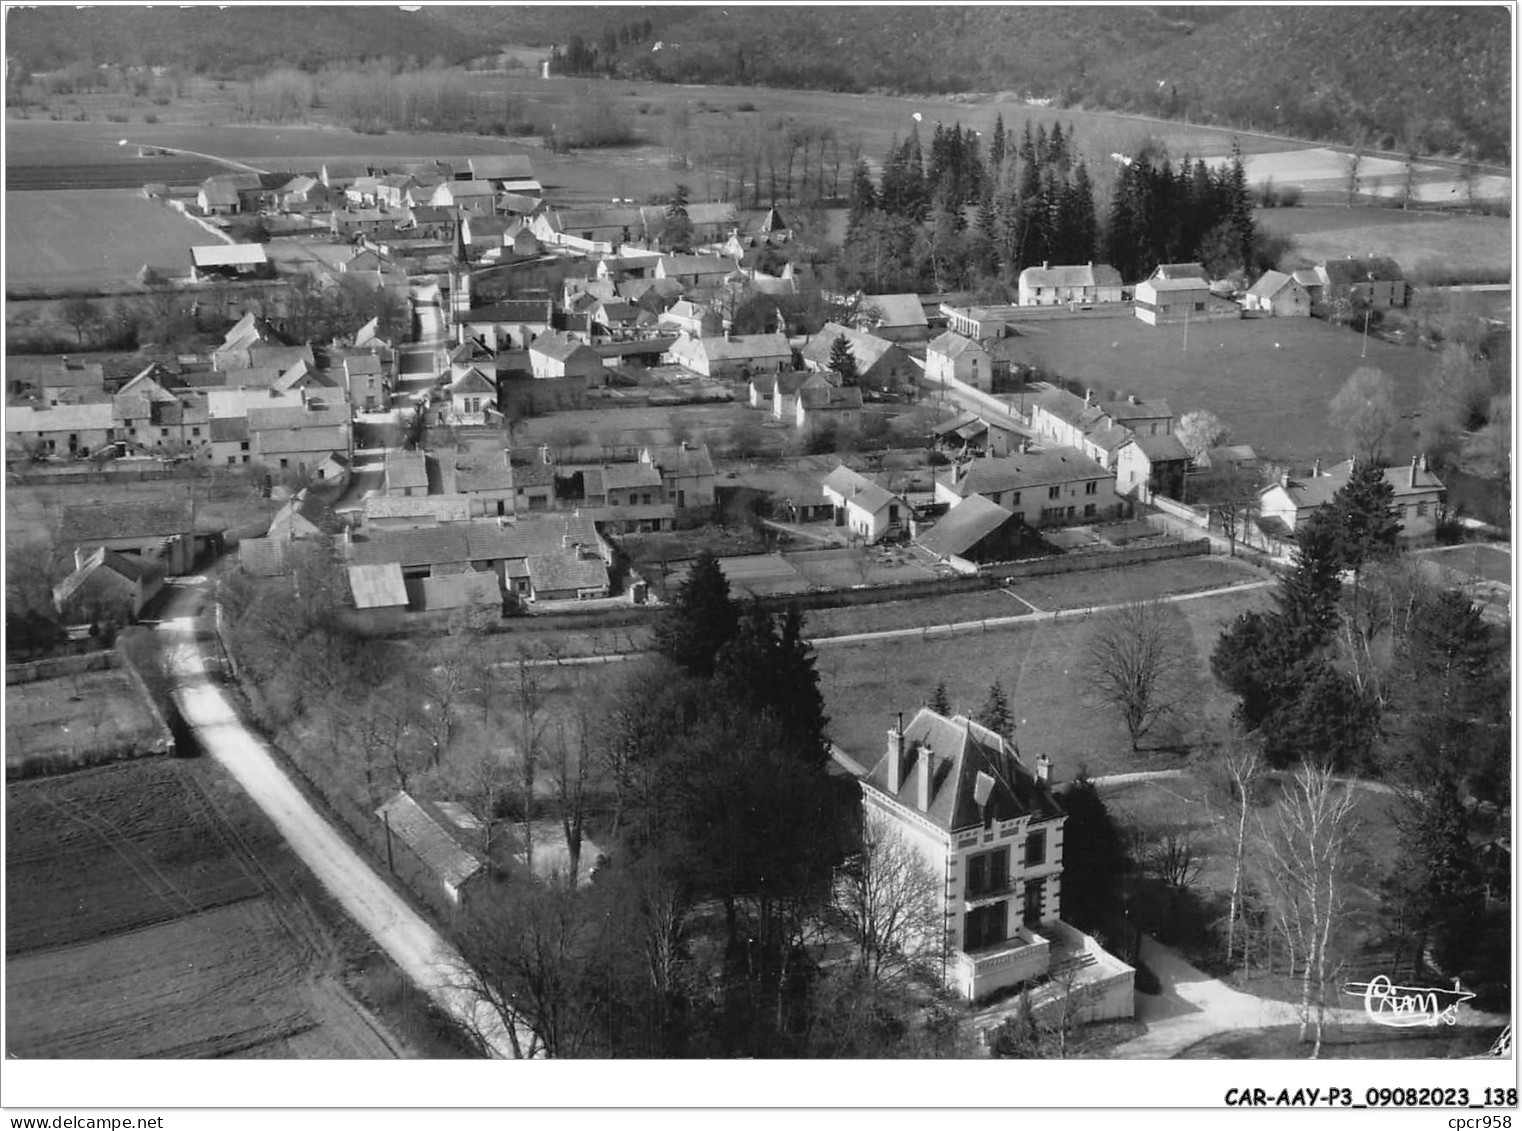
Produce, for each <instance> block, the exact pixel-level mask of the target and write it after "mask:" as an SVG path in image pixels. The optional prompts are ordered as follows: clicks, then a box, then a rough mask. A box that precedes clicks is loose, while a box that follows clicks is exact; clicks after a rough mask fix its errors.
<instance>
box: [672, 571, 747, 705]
mask: <svg viewBox="0 0 1522 1131" xmlns="http://www.w3.org/2000/svg"><path fill="white" fill-rule="evenodd" d="M738 626H739V614H738V612H737V610H736V609H735V605H734V602H733V601H732V600H731V599H730V596H729V580H728V579H727V578H726V577H725V576H724V571H723V570H722V569H721V568H720V567H719V559H718V558H716V557H715V556H714V555H713V553H712V551H709V550H704V551H703V552H702V553H700V554H699V555H698V556H697V558H696V559H694V561H693V563H692V568H691V570H689V572H688V574H687V576H686V577H685V578H684V579H683V580H682V583H681V584H680V585H679V586H677V591H676V593H675V595H674V596H673V597H672V599H671V604H670V606H669V607H668V608H667V609H666V611H665V612H664V613H663V614H662V616H661V619H660V621H658V622H657V624H656V628H655V650H656V651H657V652H659V653H660V654H661V655H663V656H666V657H668V658H669V659H671V660H672V661H674V662H675V663H676V664H677V665H678V666H679V667H681V668H682V670H683V671H686V672H687V673H689V674H691V675H695V676H701V677H704V678H706V677H708V676H711V675H712V674H713V671H714V663H715V660H716V659H717V657H718V655H719V651H720V650H721V649H722V648H723V647H724V645H726V644H728V643H729V641H730V640H731V639H733V637H734V635H735V632H736V630H737V628H738Z"/></svg>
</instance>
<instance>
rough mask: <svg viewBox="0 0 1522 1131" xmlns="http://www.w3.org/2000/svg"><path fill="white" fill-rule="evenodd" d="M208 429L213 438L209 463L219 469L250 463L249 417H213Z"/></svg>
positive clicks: (208, 457) (208, 458)
mask: <svg viewBox="0 0 1522 1131" xmlns="http://www.w3.org/2000/svg"><path fill="white" fill-rule="evenodd" d="M208 399H209V398H208ZM207 427H208V429H209V433H208V434H209V436H210V437H211V454H210V455H208V456H207V457H206V458H207V461H208V462H209V463H213V464H215V465H217V466H218V467H235V466H241V465H243V464H246V463H248V457H249V454H250V453H249V447H248V417H247V416H227V417H217V416H213V417H212V418H211V423H210V424H209V425H208V426H207Z"/></svg>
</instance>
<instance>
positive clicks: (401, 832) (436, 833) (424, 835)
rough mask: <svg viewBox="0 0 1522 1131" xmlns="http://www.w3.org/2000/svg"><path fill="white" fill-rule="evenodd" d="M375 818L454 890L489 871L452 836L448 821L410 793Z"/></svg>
mask: <svg viewBox="0 0 1522 1131" xmlns="http://www.w3.org/2000/svg"><path fill="white" fill-rule="evenodd" d="M375 815H376V816H377V817H379V818H381V820H383V821H384V822H385V823H386V827H387V828H388V829H390V830H391V835H392V836H394V837H396V838H397V839H398V840H400V841H401V842H402V843H403V844H405V845H406V846H407V847H408V848H410V849H412V851H413V852H414V853H415V854H416V855H417V858H418V859H419V860H421V861H422V862H423V864H424V865H425V866H426V867H427V868H428V870H429V871H431V872H432V873H433V874H434V875H436V876H438V878H439V879H440V881H442V882H443V884H444V886H445V887H447V888H449V889H451V890H455V891H457V890H459V888H460V886H461V885H462V884H464V883H465V882H466V881H467V880H469V879H470V878H471V877H473V876H475V875H477V874H479V873H480V872H483V871H484V870H485V869H486V864H485V863H484V862H483V861H482V860H481V858H480V857H479V856H477V855H476V854H475V853H474V852H472V851H471V850H470V849H468V848H466V847H465V846H464V845H462V844H461V843H460V842H459V841H457V840H456V839H455V838H454V836H453V835H451V833H450V832H449V827H448V824H447V822H445V821H442V820H440V819H439V818H437V817H435V816H434V815H433V814H432V813H431V812H429V811H428V810H427V809H426V808H424V806H423V805H421V804H420V803H419V802H418V801H416V800H415V799H414V798H413V797H412V796H411V795H410V794H408V793H405V792H402V793H398V794H397V795H396V796H395V797H393V798H392V799H391V800H390V801H388V802H386V803H385V804H384V805H382V806H381V807H380V808H379V809H377V810H376V811H375Z"/></svg>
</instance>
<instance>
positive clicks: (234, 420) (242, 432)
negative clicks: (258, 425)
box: [211, 416, 248, 442]
mask: <svg viewBox="0 0 1522 1131" xmlns="http://www.w3.org/2000/svg"><path fill="white" fill-rule="evenodd" d="M211 438H212V439H213V440H215V441H218V442H222V441H230V440H247V439H248V417H246V416H220V417H215V418H213V420H212V422H211Z"/></svg>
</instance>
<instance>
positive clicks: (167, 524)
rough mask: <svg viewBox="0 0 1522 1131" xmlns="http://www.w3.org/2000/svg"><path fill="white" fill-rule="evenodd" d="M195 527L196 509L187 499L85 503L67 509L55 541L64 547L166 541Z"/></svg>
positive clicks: (65, 508) (60, 521)
mask: <svg viewBox="0 0 1522 1131" xmlns="http://www.w3.org/2000/svg"><path fill="white" fill-rule="evenodd" d="M194 525H195V505H194V504H193V503H192V502H191V500H189V499H174V500H167V501H163V502H152V503H86V504H80V505H77V506H66V507H64V508H63V515H62V517H61V518H60V519H59V524H58V540H59V541H60V542H67V543H88V542H109V541H113V540H116V539H120V538H167V537H170V536H172V535H176V534H187V533H189V532H190V531H191V530H192V528H193V527H194Z"/></svg>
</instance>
